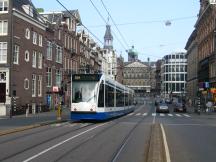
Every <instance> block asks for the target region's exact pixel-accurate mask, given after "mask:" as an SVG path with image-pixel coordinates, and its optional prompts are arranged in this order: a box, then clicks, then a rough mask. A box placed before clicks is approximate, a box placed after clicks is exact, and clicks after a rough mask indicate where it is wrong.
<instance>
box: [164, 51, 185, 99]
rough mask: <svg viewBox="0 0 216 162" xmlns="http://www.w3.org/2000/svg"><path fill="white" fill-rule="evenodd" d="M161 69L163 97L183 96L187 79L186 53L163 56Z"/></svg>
mask: <svg viewBox="0 0 216 162" xmlns="http://www.w3.org/2000/svg"><path fill="white" fill-rule="evenodd" d="M161 70H162V73H161V77H162V87H161V90H162V93H163V95H164V96H165V97H169V96H171V95H172V96H184V95H185V93H186V89H185V87H186V80H187V59H186V54H185V53H172V54H170V55H166V56H164V58H163V62H162V69H161Z"/></svg>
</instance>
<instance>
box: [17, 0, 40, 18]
mask: <svg viewBox="0 0 216 162" xmlns="http://www.w3.org/2000/svg"><path fill="white" fill-rule="evenodd" d="M13 8H15V9H16V10H18V11H19V12H22V13H24V14H26V15H29V14H28V13H27V12H31V14H32V16H30V15H29V16H30V17H32V18H33V19H35V20H37V21H40V22H42V19H41V17H40V15H39V13H38V12H37V9H36V8H35V6H34V5H33V3H32V2H31V1H30V0H22V1H20V0H19V1H18V0H13Z"/></svg>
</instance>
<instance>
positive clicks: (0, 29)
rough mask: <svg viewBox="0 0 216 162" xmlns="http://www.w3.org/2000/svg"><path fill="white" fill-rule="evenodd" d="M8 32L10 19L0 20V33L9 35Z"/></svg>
mask: <svg viewBox="0 0 216 162" xmlns="http://www.w3.org/2000/svg"><path fill="white" fill-rule="evenodd" d="M7 34H8V21H7V20H2V21H0V35H7Z"/></svg>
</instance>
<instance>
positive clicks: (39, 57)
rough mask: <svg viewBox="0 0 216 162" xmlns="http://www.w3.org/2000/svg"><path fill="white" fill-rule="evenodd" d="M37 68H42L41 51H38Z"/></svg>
mask: <svg viewBox="0 0 216 162" xmlns="http://www.w3.org/2000/svg"><path fill="white" fill-rule="evenodd" d="M38 68H39V69H42V53H38Z"/></svg>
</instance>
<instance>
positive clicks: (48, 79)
mask: <svg viewBox="0 0 216 162" xmlns="http://www.w3.org/2000/svg"><path fill="white" fill-rule="evenodd" d="M46 85H47V87H51V86H52V69H51V67H47V69H46Z"/></svg>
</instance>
